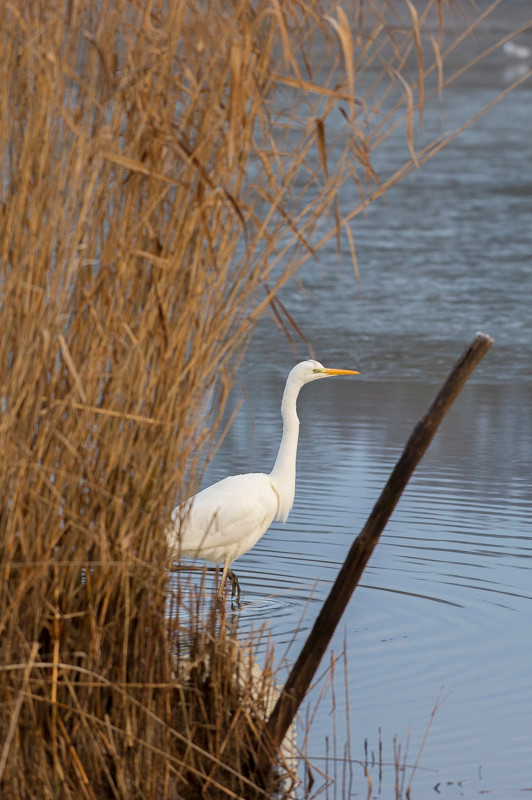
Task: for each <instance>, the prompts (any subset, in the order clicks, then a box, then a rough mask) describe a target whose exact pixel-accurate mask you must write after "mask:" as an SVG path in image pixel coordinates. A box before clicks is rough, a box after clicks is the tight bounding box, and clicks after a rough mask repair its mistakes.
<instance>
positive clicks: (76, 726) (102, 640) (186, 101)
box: [0, 0, 467, 800]
mask: <svg viewBox="0 0 532 800" xmlns="http://www.w3.org/2000/svg"><path fill="white" fill-rule="evenodd" d="M418 5H419V7H418V6H417V5H416V4H414V3H413V2H409V0H405V2H404V3H391V2H385V1H384V0H380V2H372V3H366V2H362V0H360V2H355V0H353V2H350V3H347V4H345V5H344V6H341V7H340V6H338V7H335V6H334V5H333V6H329V5H328V4H326V3H322V2H319V1H318V0H308V1H307V2H291V0H290V2H289V1H288V0H287V1H286V2H278V1H277V0H258V2H255V3H249V2H248V0H232V1H231V2H218V0H205V2H193V0H164V2H163V0H153V2H147V3H137V2H133V1H132V0H115V1H114V2H106V1H105V0H104V1H102V2H96V1H95V2H88V3H87V2H81V1H80V0H21V1H20V2H7V3H3V4H2V5H1V7H0V36H1V38H2V54H3V55H2V60H1V62H0V113H1V121H0V146H1V152H2V160H1V163H0V331H1V337H0V387H1V388H0V410H1V415H0V447H1V451H0V452H1V456H0V498H1V500H0V569H1V583H0V702H1V704H2V714H1V715H0V742H1V743H2V744H1V748H0V787H1V789H2V792H3V796H6V797H13V798H15V797H16V798H21V800H22V799H23V798H32V797H35V796H38V797H42V798H63V797H64V798H78V797H79V798H98V800H100V798H107V797H109V798H120V799H121V800H125V799H126V798H127V799H128V800H129V798H159V797H160V798H197V797H200V796H202V797H206V798H207V797H208V798H215V797H224V798H225V797H244V798H251V797H254V796H258V797H264V796H271V795H272V794H273V793H274V792H275V791H276V786H277V784H276V783H275V781H276V780H277V778H276V776H273V777H272V781H273V783H272V782H271V781H270V780H269V778H268V779H264V777H263V778H262V783H261V786H259V787H257V788H255V789H254V788H253V786H254V784H255V783H256V780H257V776H256V775H254V773H253V765H254V763H255V756H256V752H257V748H258V747H259V745H260V743H261V741H262V739H261V724H262V722H263V721H264V712H262V713H261V709H260V702H259V700H258V699H257V697H256V696H255V695H254V696H253V697H251V695H250V690H249V686H248V685H247V684H246V681H244V682H242V681H235V680H233V679H232V676H234V675H235V674H236V673H237V672H238V670H239V669H240V667H239V664H241V655H240V651H239V649H238V646H237V639H236V637H235V635H234V632H233V631H232V630H229V629H228V627H227V626H226V625H225V623H224V620H223V617H222V619H220V618H219V616H218V615H217V614H216V613H214V610H213V611H212V612H211V613H209V614H205V613H203V612H202V613H199V608H194V607H192V610H190V608H189V612H190V613H187V614H186V615H184V614H183V604H182V603H181V604H179V603H177V602H176V601H175V598H174V600H171V601H170V602H169V590H168V574H167V570H166V565H167V555H168V554H167V545H166V539H165V533H164V531H165V525H166V523H167V521H168V518H169V514H170V511H171V509H172V507H173V506H174V505H175V504H176V503H177V502H178V501H180V500H182V499H183V498H185V497H186V496H188V495H189V494H190V493H191V492H192V491H194V490H195V489H196V488H197V486H198V482H199V480H200V478H201V474H202V471H203V469H204V466H205V464H206V462H207V461H208V459H209V456H210V454H211V452H212V448H213V447H214V443H215V439H216V437H217V435H219V433H220V424H221V420H222V413H223V410H224V404H225V400H226V398H227V395H228V392H229V390H230V388H231V381H232V376H233V375H234V370H235V367H236V365H237V363H238V360H239V357H240V354H241V353H242V352H243V348H244V347H245V345H246V342H247V341H248V339H249V337H250V335H251V334H252V332H253V327H254V324H255V322H256V320H257V319H258V318H259V316H260V315H261V314H263V313H265V312H266V311H268V310H269V309H273V311H274V313H275V314H276V315H277V317H278V319H279V321H280V323H281V324H282V325H284V326H285V327H286V328H289V327H290V325H291V323H290V320H289V318H287V317H286V316H283V309H282V306H280V305H278V304H277V305H275V306H274V305H273V302H274V299H275V294H276V292H277V291H278V289H279V287H280V286H281V285H282V284H283V283H284V282H285V281H286V280H287V278H288V276H289V275H291V274H293V272H294V271H295V270H296V269H297V268H298V266H299V265H300V264H301V263H302V262H303V261H304V260H305V259H306V258H308V257H309V255H312V254H314V253H316V252H317V251H318V250H319V248H320V246H322V245H323V244H324V243H325V242H326V241H328V239H329V238H330V237H331V236H336V238H337V242H338V247H339V248H340V247H341V248H343V249H345V250H346V252H348V253H350V255H351V257H352V259H353V263H354V265H355V269H356V257H355V244H354V240H353V235H352V233H351V230H350V228H349V220H350V219H351V218H352V217H353V216H354V215H355V214H356V213H359V212H360V210H361V209H362V208H364V206H365V204H367V202H369V201H370V200H371V199H372V198H373V197H375V196H377V195H378V194H379V193H381V192H382V191H384V190H385V189H386V188H387V187H388V186H389V185H391V183H393V182H394V181H395V180H398V179H400V177H401V176H402V175H403V174H406V172H407V171H408V169H412V168H414V167H415V165H416V164H417V163H421V162H422V161H423V160H425V159H426V158H427V157H429V156H430V154H431V153H432V152H435V151H436V150H437V149H439V147H440V146H442V142H433V143H432V146H431V147H429V146H427V147H425V149H423V150H422V151H421V152H417V151H416V147H415V126H416V125H418V124H419V122H420V121H421V117H422V111H423V105H424V103H425V102H426V101H427V96H428V94H429V91H428V89H427V90H426V89H425V88H424V87H425V86H426V85H427V86H428V83H430V81H431V80H432V78H431V76H434V75H436V76H437V79H436V81H435V82H434V81H433V83H434V86H433V89H431V91H435V92H438V91H442V90H444V86H445V80H446V76H445V74H444V67H443V63H444V62H443V60H442V52H443V51H442V44H441V43H442V32H443V30H444V26H445V17H446V14H447V13H448V5H449V4H448V3H446V2H443V0H433V1H431V0H429V2H424V3H422V4H418ZM399 7H400V10H401V13H400V15H398V8H399ZM416 8H417V9H418V10H416ZM429 23H430V24H429ZM466 27H467V25H466ZM398 124H402V125H404V126H405V141H406V142H407V145H408V149H409V151H410V154H409V156H408V157H407V161H406V166H405V167H403V168H402V169H401V170H399V171H397V172H395V173H394V174H392V175H390V176H387V177H385V178H380V177H379V176H377V175H376V173H375V172H374V170H373V167H372V162H371V155H372V152H373V149H374V148H375V147H376V146H378V145H379V144H380V143H381V142H382V141H383V140H385V138H386V135H387V133H389V132H391V131H392V130H393V129H394V127H395V126H396V125H398ZM333 152H334V157H333V155H332V153H333ZM346 182H350V183H351V185H352V186H353V191H352V192H351V198H352V202H351V203H350V205H349V208H347V209H345V208H342V207H341V204H340V202H339V199H338V192H339V190H340V188H341V187H342V186H344V185H345V184H346ZM178 596H181V595H179V592H178ZM198 602H199V601H198ZM184 616H185V619H184ZM200 620H201V624H200ZM267 675H269V673H268V672H267ZM248 683H249V681H248ZM246 686H247V688H246ZM250 698H251V699H250Z"/></svg>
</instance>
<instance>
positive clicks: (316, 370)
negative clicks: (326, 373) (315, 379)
mask: <svg viewBox="0 0 532 800" xmlns="http://www.w3.org/2000/svg"><path fill="white" fill-rule="evenodd" d="M312 372H314V373H316V372H321V369H313V370H312Z"/></svg>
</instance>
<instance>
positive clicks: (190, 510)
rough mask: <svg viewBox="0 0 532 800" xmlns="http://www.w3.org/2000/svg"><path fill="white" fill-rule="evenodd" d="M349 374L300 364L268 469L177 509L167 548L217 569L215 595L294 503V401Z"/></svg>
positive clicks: (234, 478) (233, 479)
mask: <svg viewBox="0 0 532 800" xmlns="http://www.w3.org/2000/svg"><path fill="white" fill-rule="evenodd" d="M357 374H358V373H357V372H355V371H354V370H337V369H326V368H325V367H323V366H322V365H321V364H320V363H319V362H318V361H313V360H311V361H302V362H301V363H300V364H297V365H296V366H295V367H294V368H293V370H292V371H291V372H290V374H289V376H288V379H287V381H286V387H285V390H284V394H283V401H282V404H281V415H282V418H283V437H282V440H281V445H280V447H279V452H278V455H277V459H276V461H275V465H274V467H273V470H272V471H271V472H270V473H269V474H268V475H266V474H265V473H262V472H251V473H249V474H247V475H231V476H230V477H228V478H224V479H223V480H221V481H218V483H214V484H213V485H212V486H208V487H207V488H206V489H203V490H202V491H201V492H198V494H196V495H194V497H192V498H191V499H190V500H188V501H187V502H186V503H184V504H182V505H180V506H177V508H175V509H174V511H173V514H172V523H173V524H172V527H171V529H170V531H169V544H170V547H171V549H172V553H173V554H175V555H176V556H185V557H191V558H202V559H205V560H206V561H211V562H213V563H215V564H223V565H224V571H223V575H222V582H221V585H220V594H221V592H222V590H223V587H224V584H225V579H226V576H227V573H228V570H229V567H230V565H231V564H232V562H233V561H235V560H236V559H237V558H239V556H241V555H243V554H244V553H246V552H247V551H248V550H250V549H251V548H252V547H253V546H254V545H255V544H256V543H257V542H258V540H259V539H260V538H261V536H262V535H263V534H264V533H265V532H266V531H267V530H268V528H269V527H270V525H271V524H272V522H273V521H274V520H276V519H277V520H282V521H283V522H285V521H286V518H287V517H288V514H289V513H290V510H291V508H292V505H293V503H294V495H295V484H296V454H297V442H298V438H299V419H298V417H297V411H296V401H297V396H298V394H299V391H300V389H301V388H302V387H303V386H304V385H305V384H306V383H309V382H310V381H313V380H316V379H318V378H325V377H327V376H330V375H357Z"/></svg>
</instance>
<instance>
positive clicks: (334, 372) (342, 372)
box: [323, 368, 360, 375]
mask: <svg viewBox="0 0 532 800" xmlns="http://www.w3.org/2000/svg"><path fill="white" fill-rule="evenodd" d="M323 372H325V373H326V374H327V375H360V372H357V371H356V369H327V368H325V369H324V370H323Z"/></svg>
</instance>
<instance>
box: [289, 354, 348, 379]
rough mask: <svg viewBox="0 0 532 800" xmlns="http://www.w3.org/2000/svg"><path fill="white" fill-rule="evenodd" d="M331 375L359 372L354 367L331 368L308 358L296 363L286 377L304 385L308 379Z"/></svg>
mask: <svg viewBox="0 0 532 800" xmlns="http://www.w3.org/2000/svg"><path fill="white" fill-rule="evenodd" d="M333 375H359V373H358V372H357V371H356V370H354V369H331V368H329V367H324V366H323V364H320V362H319V361H314V359H309V360H308V361H301V362H300V363H299V364H296V366H295V367H294V368H293V369H292V371H291V372H290V375H289V376H288V379H289V380H291V379H293V380H294V381H297V382H298V383H299V384H300V385H301V386H304V384H305V383H310V381H316V380H319V378H330V377H332V376H333Z"/></svg>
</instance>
